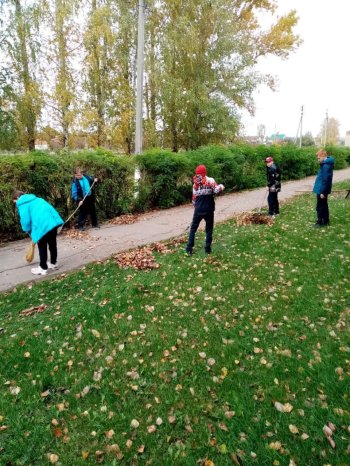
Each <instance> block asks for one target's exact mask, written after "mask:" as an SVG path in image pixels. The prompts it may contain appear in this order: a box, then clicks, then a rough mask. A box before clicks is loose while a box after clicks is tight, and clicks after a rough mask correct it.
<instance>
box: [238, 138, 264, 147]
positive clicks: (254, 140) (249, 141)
mask: <svg viewBox="0 0 350 466" xmlns="http://www.w3.org/2000/svg"><path fill="white" fill-rule="evenodd" d="M242 141H243V142H245V143H247V144H252V145H258V144H262V142H261V139H260V138H259V136H242Z"/></svg>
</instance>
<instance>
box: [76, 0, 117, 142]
mask: <svg viewBox="0 0 350 466" xmlns="http://www.w3.org/2000/svg"><path fill="white" fill-rule="evenodd" d="M111 20H112V10H111V4H110V1H109V0H91V9H90V12H89V17H88V21H87V26H86V28H85V31H84V45H85V50H86V55H85V60H84V65H83V66H84V69H85V70H86V74H85V76H86V78H85V79H84V81H83V88H84V90H85V91H86V92H87V94H88V99H87V103H86V106H85V109H84V125H85V126H87V127H90V128H91V129H92V130H93V131H94V132H95V134H96V145H97V146H102V145H103V144H104V143H105V142H106V117H107V113H108V105H109V99H110V96H111V93H112V86H111V80H113V71H115V66H114V62H113V60H112V55H113V51H112V47H113V42H114V39H115V36H114V33H113V30H112V22H111Z"/></svg>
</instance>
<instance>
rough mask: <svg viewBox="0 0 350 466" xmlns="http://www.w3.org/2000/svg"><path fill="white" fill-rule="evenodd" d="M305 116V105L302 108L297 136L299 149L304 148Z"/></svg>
mask: <svg viewBox="0 0 350 466" xmlns="http://www.w3.org/2000/svg"><path fill="white" fill-rule="evenodd" d="M303 115H304V105H302V106H301V114H300V120H299V125H298V130H297V135H296V137H295V144H296V143H297V141H298V139H299V144H298V145H299V147H301V146H302V142H303Z"/></svg>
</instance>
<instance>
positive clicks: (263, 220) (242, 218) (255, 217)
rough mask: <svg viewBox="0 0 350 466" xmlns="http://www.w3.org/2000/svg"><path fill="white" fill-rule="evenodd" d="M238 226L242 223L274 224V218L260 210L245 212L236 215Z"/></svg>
mask: <svg viewBox="0 0 350 466" xmlns="http://www.w3.org/2000/svg"><path fill="white" fill-rule="evenodd" d="M235 219H236V223H237V225H238V226H242V225H273V219H272V218H271V217H270V216H268V215H266V214H261V213H259V212H243V213H242V214H239V215H236V216H235Z"/></svg>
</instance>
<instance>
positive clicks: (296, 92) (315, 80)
mask: <svg viewBox="0 0 350 466" xmlns="http://www.w3.org/2000/svg"><path fill="white" fill-rule="evenodd" d="M277 3H278V5H279V8H278V11H277V12H276V14H277V15H281V14H283V13H286V12H289V11H290V10H292V9H295V10H297V15H298V17H299V21H298V25H297V27H296V30H295V31H296V32H297V34H299V35H300V36H301V38H302V40H303V43H302V44H301V45H300V46H299V48H298V49H297V50H296V51H295V52H293V53H292V54H291V55H290V56H289V58H287V60H281V59H277V58H274V57H273V58H268V59H264V60H263V61H262V62H261V63H260V66H259V69H260V70H261V71H263V72H269V73H271V74H273V75H274V76H276V77H277V78H278V88H277V91H276V92H273V91H271V90H269V89H268V88H267V87H266V86H264V87H260V89H259V90H258V91H257V92H256V93H255V105H256V114H255V117H253V118H252V117H249V116H248V115H244V116H243V124H244V125H245V134H247V135H256V134H257V127H258V125H259V124H264V125H265V126H266V135H271V134H272V133H275V132H279V133H284V134H286V135H287V136H290V137H295V136H296V134H297V130H298V126H299V121H300V109H301V106H302V105H303V106H304V118H303V134H305V133H306V132H308V131H311V132H312V134H313V136H316V135H317V134H318V133H319V131H320V127H321V124H322V122H323V121H324V120H325V116H326V111H327V110H328V116H329V118H332V117H333V118H336V119H337V120H338V121H339V123H340V136H341V137H344V136H345V132H346V131H350V98H349V91H350V70H349V54H350V50H349V42H350V39H349V25H350V0H331V1H330V0H277Z"/></svg>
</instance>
